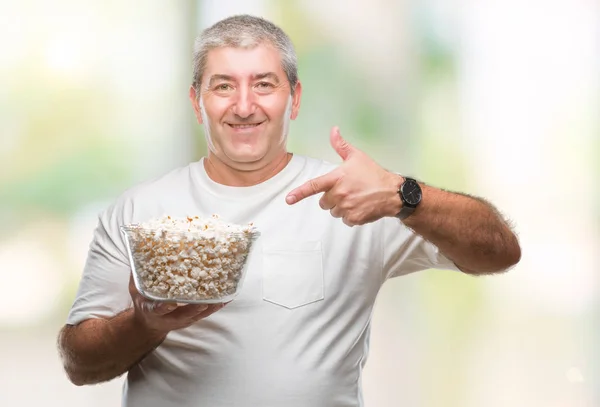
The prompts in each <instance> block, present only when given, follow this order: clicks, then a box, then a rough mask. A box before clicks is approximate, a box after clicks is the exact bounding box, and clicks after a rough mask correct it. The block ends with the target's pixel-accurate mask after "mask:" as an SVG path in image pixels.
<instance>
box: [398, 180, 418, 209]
mask: <svg viewBox="0 0 600 407" xmlns="http://www.w3.org/2000/svg"><path fill="white" fill-rule="evenodd" d="M401 192H402V197H403V198H404V202H405V203H406V204H407V205H409V206H413V207H415V206H417V205H418V204H419V202H421V198H422V197H423V193H422V192H421V187H420V186H419V184H418V183H417V182H416V181H415V180H412V179H407V180H406V181H405V182H404V184H402V191H401Z"/></svg>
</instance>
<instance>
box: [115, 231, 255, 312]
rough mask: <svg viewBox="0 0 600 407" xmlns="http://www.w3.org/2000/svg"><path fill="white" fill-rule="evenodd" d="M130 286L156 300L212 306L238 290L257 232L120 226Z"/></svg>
mask: <svg viewBox="0 0 600 407" xmlns="http://www.w3.org/2000/svg"><path fill="white" fill-rule="evenodd" d="M120 229H121V233H123V235H124V237H125V245H126V247H127V254H128V256H129V262H130V264H131V271H132V273H133V281H134V283H135V287H136V288H137V290H138V291H139V292H140V294H142V295H143V296H144V297H146V298H148V299H150V300H155V301H172V302H177V303H184V304H185V303H187V304H216V303H222V302H228V301H231V300H232V299H233V298H235V297H236V296H237V295H238V293H239V291H240V289H241V288H242V285H243V282H244V277H245V274H246V261H247V259H248V255H249V253H250V250H251V248H252V245H253V243H254V241H255V240H256V239H257V238H258V237H259V236H260V232H258V231H256V230H255V229H249V230H248V231H244V232H217V231H214V230H207V231H192V232H182V231H167V230H164V229H145V228H142V227H140V226H138V225H135V224H133V225H125V226H121V227H120Z"/></svg>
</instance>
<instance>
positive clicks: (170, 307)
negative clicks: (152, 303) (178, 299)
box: [167, 304, 177, 312]
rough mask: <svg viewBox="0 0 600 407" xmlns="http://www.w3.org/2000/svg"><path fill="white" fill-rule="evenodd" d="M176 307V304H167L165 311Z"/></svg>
mask: <svg viewBox="0 0 600 407" xmlns="http://www.w3.org/2000/svg"><path fill="white" fill-rule="evenodd" d="M176 308H177V304H169V305H167V311H169V312H171V311H174V310H175V309H176Z"/></svg>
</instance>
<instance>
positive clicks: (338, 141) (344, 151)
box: [329, 126, 354, 161]
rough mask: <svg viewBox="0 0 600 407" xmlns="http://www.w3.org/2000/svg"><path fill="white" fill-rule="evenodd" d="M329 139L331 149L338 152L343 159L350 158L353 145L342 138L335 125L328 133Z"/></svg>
mask: <svg viewBox="0 0 600 407" xmlns="http://www.w3.org/2000/svg"><path fill="white" fill-rule="evenodd" d="M329 141H330V142H331V146H332V147H333V149H334V150H335V151H336V152H337V153H338V154H339V156H340V157H342V160H344V161H345V160H347V159H348V158H350V156H351V155H352V153H353V152H354V147H353V146H352V145H351V144H350V143H348V142H347V141H346V140H344V139H343V138H342V135H341V134H340V129H339V127H337V126H335V127H333V128H332V129H331V133H329Z"/></svg>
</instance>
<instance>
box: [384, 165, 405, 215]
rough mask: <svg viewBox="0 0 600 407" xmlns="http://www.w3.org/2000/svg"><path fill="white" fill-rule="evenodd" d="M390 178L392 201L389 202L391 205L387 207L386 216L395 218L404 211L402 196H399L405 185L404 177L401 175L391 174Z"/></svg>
mask: <svg viewBox="0 0 600 407" xmlns="http://www.w3.org/2000/svg"><path fill="white" fill-rule="evenodd" d="M389 178H390V179H389V181H388V191H389V193H390V199H389V201H388V202H389V204H388V205H387V206H386V210H385V216H387V217H392V218H393V217H396V216H397V215H398V213H399V212H400V211H401V210H402V206H403V204H402V199H401V198H400V194H398V190H399V189H400V186H401V185H402V184H403V183H404V177H403V176H402V175H400V174H396V173H392V172H390V177H389Z"/></svg>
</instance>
